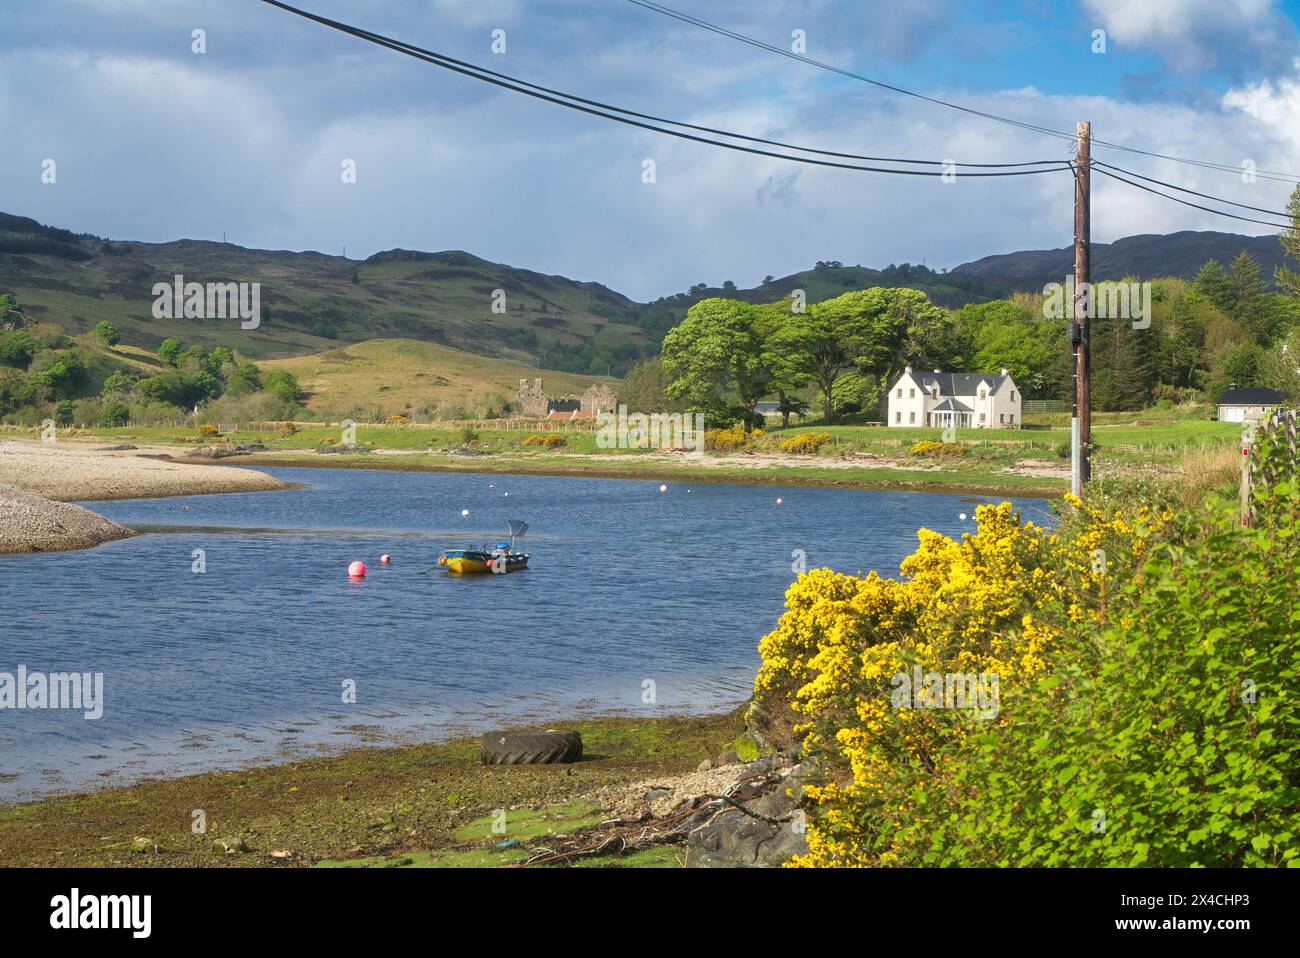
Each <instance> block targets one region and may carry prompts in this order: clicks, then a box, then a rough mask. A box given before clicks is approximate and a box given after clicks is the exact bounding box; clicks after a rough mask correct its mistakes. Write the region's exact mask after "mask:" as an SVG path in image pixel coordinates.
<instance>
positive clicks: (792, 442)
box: [777, 432, 833, 456]
mask: <svg viewBox="0 0 1300 958" xmlns="http://www.w3.org/2000/svg"><path fill="white" fill-rule="evenodd" d="M832 438H833V437H832V436H831V434H830V433H828V432H801V433H800V434H799V435H797V436H791V437H790V438H789V439H784V440H782V441H781V444H780V445H779V446H778V447H777V448H779V449H780V450H781V451H782V452H786V453H790V454H792V455H796V456H807V455H812V454H813V453H815V452H817V450H818V449H820V448H821V447H822V446H824V445H826V444H827V443H828V442H830V441H831V439H832Z"/></svg>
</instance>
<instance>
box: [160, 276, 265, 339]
mask: <svg viewBox="0 0 1300 958" xmlns="http://www.w3.org/2000/svg"><path fill="white" fill-rule="evenodd" d="M153 296H154V301H153V317H154V319H236V318H238V319H240V320H242V322H240V324H239V328H240V329H257V327H259V326H261V325H262V284H261V283H207V284H204V283H187V282H185V277H184V276H183V275H181V274H180V273H177V274H176V277H175V281H174V282H172V283H154V284H153Z"/></svg>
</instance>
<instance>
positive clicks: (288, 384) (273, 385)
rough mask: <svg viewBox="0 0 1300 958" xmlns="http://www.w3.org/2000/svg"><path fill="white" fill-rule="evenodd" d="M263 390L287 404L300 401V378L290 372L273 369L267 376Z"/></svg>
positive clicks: (263, 383)
mask: <svg viewBox="0 0 1300 958" xmlns="http://www.w3.org/2000/svg"><path fill="white" fill-rule="evenodd" d="M262 388H263V389H264V390H266V391H267V392H269V393H270V394H271V395H273V396H276V397H278V398H280V399H282V400H284V401H285V402H287V403H295V402H297V401H298V395H299V392H300V390H299V387H298V377H297V376H295V375H294V374H293V373H291V372H289V371H288V370H284V369H273V370H271V372H269V373H267V374H266V379H265V380H263V382H262Z"/></svg>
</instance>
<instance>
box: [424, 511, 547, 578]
mask: <svg viewBox="0 0 1300 958" xmlns="http://www.w3.org/2000/svg"><path fill="white" fill-rule="evenodd" d="M527 531H528V523H526V522H520V521H519V520H517V519H511V520H510V541H509V542H498V543H497V544H496V546H495V547H493V548H491V549H448V550H447V551H446V552H443V553H442V554H441V555H440V556H438V565H440V566H442V567H443V568H445V569H446V570H447V571H448V572H451V573H454V574H455V575H474V574H476V573H497V574H501V573H505V572H518V571H519V570H520V569H526V568H528V553H526V552H516V551H515V540H516V539H518V538H519V537H521V536H522V535H523V534H524V533H525V532H527Z"/></svg>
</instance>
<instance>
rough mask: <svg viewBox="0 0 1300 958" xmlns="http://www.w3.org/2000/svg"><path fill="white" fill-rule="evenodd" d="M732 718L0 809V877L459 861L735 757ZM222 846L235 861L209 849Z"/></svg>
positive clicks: (213, 776) (394, 752) (150, 781)
mask: <svg viewBox="0 0 1300 958" xmlns="http://www.w3.org/2000/svg"><path fill="white" fill-rule="evenodd" d="M744 710H745V706H743V705H742V706H740V707H739V708H734V709H731V710H730V711H727V712H719V713H709V714H702V715H669V716H664V717H662V718H633V717H625V716H607V717H592V718H585V719H579V720H576V721H572V722H565V723H560V724H557V723H555V722H549V723H547V724H546V725H543V726H536V727H530V728H531V730H536V731H541V730H542V729H547V728H564V729H571V730H575V731H578V732H580V733H581V734H582V737H583V748H584V754H583V758H582V759H581V760H580V761H578V762H576V763H572V764H554V765H516V766H500V765H483V764H481V762H480V761H479V755H478V738H468V737H458V738H454V739H451V740H449V741H444V742H437V743H419V744H412V745H381V746H369V747H355V748H349V749H347V750H345V751H343V752H342V753H339V754H333V755H327V756H320V757H312V758H305V759H292V760H289V761H285V762H276V763H273V764H268V765H255V766H250V767H244V768H240V769H237V770H232V771H213V772H203V773H199V774H194V775H186V776H180V777H176V778H158V777H151V778H146V779H143V780H141V781H138V782H134V783H132V784H129V785H121V786H109V787H106V788H103V789H95V790H92V791H86V790H82V791H79V792H75V793H71V794H60V795H53V796H48V797H45V798H41V799H36V800H31V801H26V802H19V803H16V804H8V805H0V866H3V867H15V866H17V867H41V866H50V865H62V866H82V867H84V866H111V867H122V866H143V867H160V866H183V867H195V866H198V867H207V866H261V867H267V866H272V865H274V866H279V867H284V866H290V867H292V866H297V867H303V866H311V865H316V864H318V863H321V862H325V861H334V860H343V861H344V862H346V860H349V859H363V858H366V857H367V856H376V855H378V856H383V855H393V854H396V853H408V854H409V853H415V854H426V855H428V854H433V855H443V854H448V855H457V854H462V853H463V851H464V849H465V847H466V845H467V841H466V839H465V838H464V835H463V834H462V833H463V832H464V830H465V828H466V826H469V825H471V824H472V823H473V822H475V821H476V820H478V819H480V818H482V817H483V816H487V815H490V814H491V813H492V811H493V810H494V809H500V808H504V809H512V810H515V811H514V812H513V814H520V813H519V811H518V810H520V809H532V808H538V809H543V810H545V809H551V808H556V807H561V808H563V807H565V806H566V804H567V805H573V804H574V803H583V804H584V806H585V807H586V808H587V809H588V815H587V818H592V817H593V816H591V814H590V812H591V811H594V810H595V809H597V808H598V807H599V803H600V802H601V801H602V796H603V795H606V794H607V793H608V792H609V791H610V789H611V787H617V786H625V787H626V786H631V785H634V784H636V783H640V782H644V781H649V780H658V779H660V778H668V777H671V776H679V775H684V774H686V773H688V772H690V771H692V770H694V769H696V767H697V766H698V765H699V764H700V763H701V761H702V760H704V759H710V760H711V759H712V758H713V757H714V756H717V755H719V753H721V752H724V751H726V750H728V749H730V748H733V747H734V744H735V742H736V741H737V740H739V739H740V738H741V736H742V735H743V734H744V721H743V718H742V716H743V713H744ZM178 809H180V810H182V811H181V812H180V813H178V811H177V810H178ZM192 809H200V810H202V811H203V813H204V819H205V822H206V824H207V826H208V827H207V829H206V832H205V833H196V832H194V831H193V830H192V827H191V826H192V820H191V811H190V810H192ZM597 820H598V817H597ZM594 823H595V822H594V821H591V822H589V824H594ZM223 842H224V843H225V844H226V845H227V846H233V847H234V848H235V849H237V853H235V854H231V853H229V851H228V849H224V848H217V849H215V850H214V846H218V845H220V844H221V843H223ZM470 844H472V843H470ZM412 850H418V851H416V852H412Z"/></svg>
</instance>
